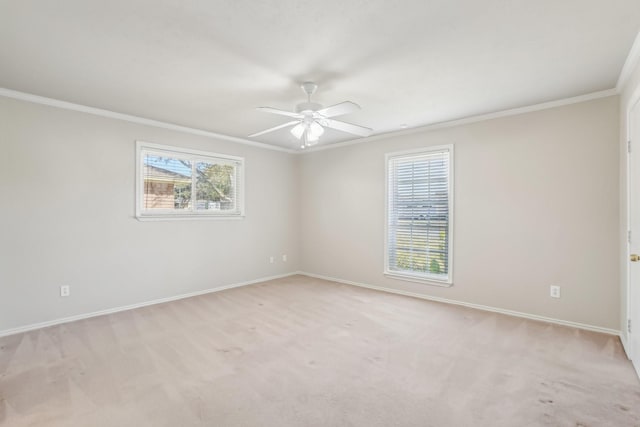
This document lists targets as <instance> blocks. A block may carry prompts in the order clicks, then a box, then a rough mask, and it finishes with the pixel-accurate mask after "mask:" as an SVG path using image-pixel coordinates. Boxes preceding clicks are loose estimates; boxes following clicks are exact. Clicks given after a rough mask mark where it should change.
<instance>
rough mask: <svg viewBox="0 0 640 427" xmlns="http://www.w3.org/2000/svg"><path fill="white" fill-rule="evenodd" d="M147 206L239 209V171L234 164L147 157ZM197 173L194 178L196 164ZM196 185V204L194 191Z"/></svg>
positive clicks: (145, 193) (144, 162) (144, 174)
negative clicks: (236, 180) (236, 195)
mask: <svg viewBox="0 0 640 427" xmlns="http://www.w3.org/2000/svg"><path fill="white" fill-rule="evenodd" d="M143 164H144V170H143V177H144V200H143V201H144V209H169V210H185V209H191V210H226V211H228V210H232V209H235V203H234V200H233V197H234V196H235V189H234V181H235V177H234V176H235V170H234V167H233V166H230V165H218V164H212V163H207V162H201V161H198V162H193V163H192V162H191V161H188V160H182V159H178V158H173V157H162V156H157V155H146V156H145V157H144V161H143ZM193 164H195V168H194V169H193V170H195V174H196V175H195V176H196V179H195V180H194V179H193V177H192V165H193ZM194 185H195V191H196V195H195V196H196V200H195V205H194V201H193V200H192V194H191V190H192V187H193V186H194Z"/></svg>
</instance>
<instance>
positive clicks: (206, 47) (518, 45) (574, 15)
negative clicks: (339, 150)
mask: <svg viewBox="0 0 640 427" xmlns="http://www.w3.org/2000/svg"><path fill="white" fill-rule="evenodd" d="M639 29H640V1H638V0H608V1H601V0H600V1H597V0H561V1H558V0H537V1H531V0H483V1H478V0H420V1H406V0H405V1H401V2H398V1H390V0H386V1H385V0H341V1H340V0H322V1H308V0H260V1H255V0H227V1H220V0H219V1H215V0H195V1H176V0H174V1H168V0H126V1H125V0H109V1H105V0H57V1H42V0H20V1H9V0H4V1H0V87H4V88H7V89H12V90H17V91H22V92H27V93H32V94H36V95H41V96H45V97H50V98H55V99H59V100H64V101H69V102H73V103H77V104H83V105H87V106H92V107H98V108H102V109H107V110H112V111H116V112H120V113H126V114H131V115H136V116H140V117H145V118H150V119H155V120H160V121H165V122H170V123H175V124H180V125H184V126H189V127H194V128H198V129H203V130H208V131H212V132H217V133H222V134H226V135H230V136H235V137H241V138H246V136H247V135H249V134H251V133H254V132H257V131H260V130H262V129H265V128H267V127H271V126H275V125H278V124H281V123H285V122H286V121H288V120H287V118H286V117H279V116H275V115H270V114H266V113H263V112H259V111H256V110H255V107H258V106H272V107H276V108H281V109H286V110H292V109H293V108H294V106H295V104H296V103H298V102H301V101H303V100H304V95H303V93H302V92H301V91H300V89H299V87H298V84H299V83H300V82H302V81H305V80H313V81H315V82H317V83H318V84H319V86H320V87H319V89H318V92H317V94H316V96H315V97H314V100H315V101H317V102H320V103H322V104H324V105H325V106H327V105H332V104H335V103H338V102H341V101H344V100H351V101H354V102H356V103H358V104H360V105H361V106H362V110H361V111H359V112H356V113H353V114H350V115H347V116H342V117H340V119H342V120H345V121H349V122H353V123H356V124H360V125H363V126H367V127H371V128H373V129H374V133H376V134H377V133H385V132H389V131H393V130H398V129H399V128H400V125H402V124H407V125H408V126H409V127H417V126H422V125H426V124H432V123H437V122H443V121H449V120H455V119H459V118H463V117H468V116H473V115H478V114H483V113H490V112H494V111H500V110H505V109H510V108H516V107H522V106H526V105H532V104H537V103H541V102H546V101H552V100H557V99H562V98H567V97H572V96H578V95H583V94H587V93H591V92H596V91H600V90H605V89H610V88H613V87H614V86H615V84H616V80H617V78H618V76H619V74H620V71H621V69H622V66H623V64H624V61H625V59H626V56H627V54H628V52H629V50H630V48H631V46H632V43H633V40H634V38H635V36H636V34H637V33H638V30H639ZM352 138H353V137H352V136H350V135H348V134H343V133H339V132H327V133H326V134H325V135H324V136H323V138H322V139H321V143H323V144H328V143H331V142H338V141H344V140H349V139H352ZM256 140H257V141H261V142H265V143H269V144H274V145H279V146H282V147H287V148H296V147H297V145H298V144H296V141H295V140H294V139H293V137H292V136H291V135H290V134H289V132H288V131H287V130H283V131H279V132H275V133H272V134H268V135H264V136H262V137H259V138H256Z"/></svg>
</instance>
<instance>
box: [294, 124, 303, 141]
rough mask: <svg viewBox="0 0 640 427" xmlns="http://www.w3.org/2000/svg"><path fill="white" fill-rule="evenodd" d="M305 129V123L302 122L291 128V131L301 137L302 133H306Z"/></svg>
mask: <svg viewBox="0 0 640 427" xmlns="http://www.w3.org/2000/svg"><path fill="white" fill-rule="evenodd" d="M304 130H305V126H304V123H302V122H300V123H298V124H297V125H296V126H294V127H293V128H292V129H291V133H292V134H293V136H295V137H296V138H298V139H300V138H302V134H303V133H304Z"/></svg>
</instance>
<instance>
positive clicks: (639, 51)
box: [616, 32, 640, 93]
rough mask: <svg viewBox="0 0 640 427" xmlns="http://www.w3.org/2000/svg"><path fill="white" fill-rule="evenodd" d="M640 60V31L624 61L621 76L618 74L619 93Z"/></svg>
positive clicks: (617, 86) (617, 85)
mask: <svg viewBox="0 0 640 427" xmlns="http://www.w3.org/2000/svg"><path fill="white" fill-rule="evenodd" d="M638 61H640V32H639V33H638V34H637V35H636V38H635V40H634V41H633V44H632V45H631V49H630V50H629V55H627V59H626V60H625V61H624V65H623V66H622V70H621V71H620V76H618V82H617V83H616V91H617V92H618V93H620V92H622V90H623V89H624V86H625V85H626V84H627V81H628V80H629V77H631V73H633V70H634V69H635V68H636V65H638Z"/></svg>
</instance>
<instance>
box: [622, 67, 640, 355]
mask: <svg viewBox="0 0 640 427" xmlns="http://www.w3.org/2000/svg"><path fill="white" fill-rule="evenodd" d="M621 89H622V90H621V93H620V148H619V155H620V159H619V162H620V230H619V236H620V237H619V241H620V245H619V253H620V257H619V260H620V265H619V268H620V330H621V334H622V340H623V342H625V343H626V340H627V318H628V317H629V316H628V313H627V310H628V306H627V305H628V301H627V290H628V289H627V277H628V268H629V261H628V255H629V254H628V250H627V228H628V215H627V172H628V166H627V138H628V132H627V131H628V130H627V118H628V117H627V114H628V110H629V108H630V107H631V103H632V102H635V100H637V99H638V96H640V62H639V63H638V64H636V67H635V69H634V70H633V72H632V73H631V75H630V77H629V79H628V80H627V82H626V84H625V85H624V87H623V88H621Z"/></svg>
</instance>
